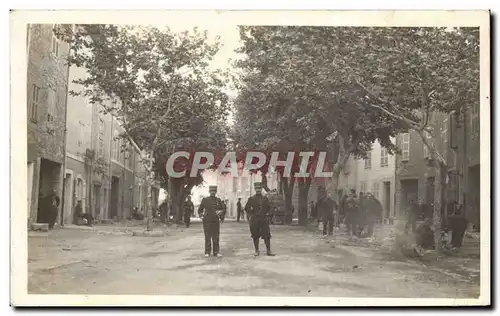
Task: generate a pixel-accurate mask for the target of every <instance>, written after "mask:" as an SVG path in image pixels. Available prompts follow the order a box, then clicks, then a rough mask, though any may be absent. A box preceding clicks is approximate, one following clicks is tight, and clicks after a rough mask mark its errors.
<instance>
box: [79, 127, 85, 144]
mask: <svg viewBox="0 0 500 316" xmlns="http://www.w3.org/2000/svg"><path fill="white" fill-rule="evenodd" d="M78 127H79V131H78V147H82V146H83V137H84V136H83V135H84V130H85V123H83V122H82V121H78Z"/></svg>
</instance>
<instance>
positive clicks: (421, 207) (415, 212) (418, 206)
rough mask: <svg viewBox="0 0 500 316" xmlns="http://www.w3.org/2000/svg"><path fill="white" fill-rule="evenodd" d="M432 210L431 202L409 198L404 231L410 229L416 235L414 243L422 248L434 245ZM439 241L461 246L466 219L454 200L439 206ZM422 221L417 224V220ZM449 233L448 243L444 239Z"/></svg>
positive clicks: (406, 231) (466, 223) (455, 248)
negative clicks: (449, 239)
mask: <svg viewBox="0 0 500 316" xmlns="http://www.w3.org/2000/svg"><path fill="white" fill-rule="evenodd" d="M433 210H434V205H433V204H432V203H430V204H426V203H424V202H423V200H422V199H419V200H417V199H415V198H410V199H409V201H408V205H407V208H406V225H405V233H406V234H408V233H409V232H410V231H411V232H412V233H413V234H414V235H415V237H416V243H417V244H418V245H420V246H421V247H422V248H424V249H432V248H434V247H435V241H434V230H433ZM440 215H441V227H440V228H441V241H440V242H442V243H443V246H445V247H447V246H451V248H452V249H454V250H457V249H459V248H460V247H461V246H462V243H463V237H464V234H465V231H466V230H467V225H468V221H467V218H466V216H465V212H464V209H463V207H462V205H461V204H459V203H457V202H456V201H450V202H448V203H447V204H443V207H442V208H441V214H440ZM419 220H421V221H422V223H421V224H420V225H417V221H419ZM450 234H451V241H450V242H449V244H448V243H447V241H446V240H445V239H446V238H445V237H446V236H447V235H450Z"/></svg>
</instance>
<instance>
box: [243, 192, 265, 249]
mask: <svg viewBox="0 0 500 316" xmlns="http://www.w3.org/2000/svg"><path fill="white" fill-rule="evenodd" d="M245 211H246V212H247V214H248V217H249V219H250V233H251V234H252V238H262V239H265V238H271V230H270V229H269V215H270V212H271V203H269V199H268V198H267V197H265V196H263V195H262V194H256V195H254V196H252V197H250V198H249V199H248V202H247V204H246V205H245Z"/></svg>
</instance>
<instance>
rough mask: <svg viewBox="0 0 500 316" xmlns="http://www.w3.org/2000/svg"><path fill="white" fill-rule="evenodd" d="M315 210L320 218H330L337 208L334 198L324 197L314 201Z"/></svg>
mask: <svg viewBox="0 0 500 316" xmlns="http://www.w3.org/2000/svg"><path fill="white" fill-rule="evenodd" d="M316 210H317V212H318V215H319V217H320V218H321V219H331V218H333V216H334V212H335V211H336V210H337V205H336V203H335V201H334V200H332V199H331V198H329V197H326V198H324V199H321V200H319V201H318V202H316Z"/></svg>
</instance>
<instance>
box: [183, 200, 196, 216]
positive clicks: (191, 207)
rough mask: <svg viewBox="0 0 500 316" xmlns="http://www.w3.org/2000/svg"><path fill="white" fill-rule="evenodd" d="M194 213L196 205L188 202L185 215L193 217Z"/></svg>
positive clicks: (185, 205) (185, 204)
mask: <svg viewBox="0 0 500 316" xmlns="http://www.w3.org/2000/svg"><path fill="white" fill-rule="evenodd" d="M193 212H194V204H193V202H192V201H186V202H184V214H186V215H189V216H191V215H193Z"/></svg>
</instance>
